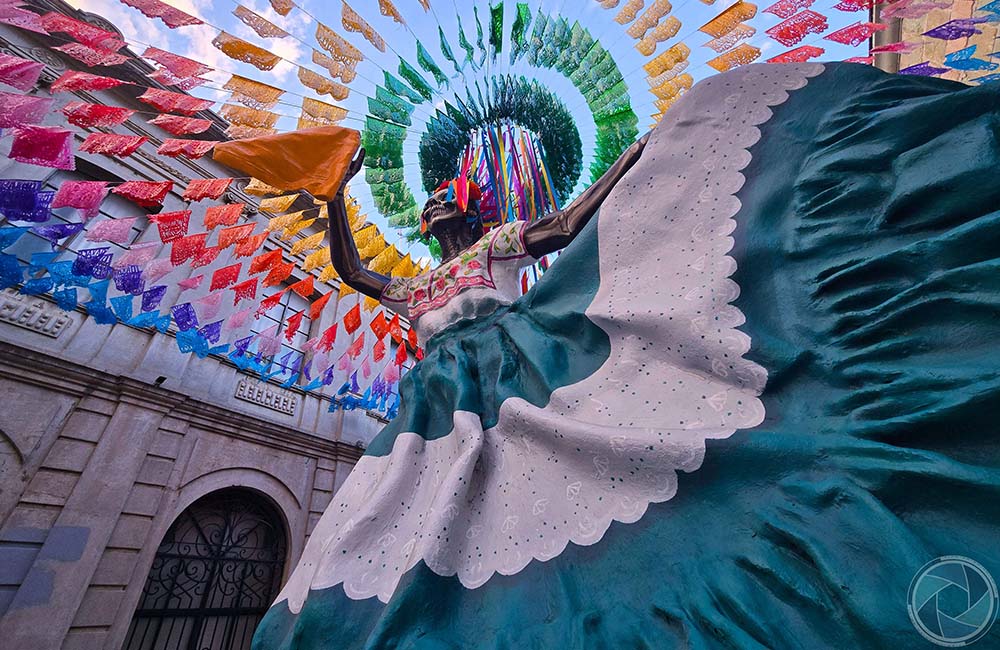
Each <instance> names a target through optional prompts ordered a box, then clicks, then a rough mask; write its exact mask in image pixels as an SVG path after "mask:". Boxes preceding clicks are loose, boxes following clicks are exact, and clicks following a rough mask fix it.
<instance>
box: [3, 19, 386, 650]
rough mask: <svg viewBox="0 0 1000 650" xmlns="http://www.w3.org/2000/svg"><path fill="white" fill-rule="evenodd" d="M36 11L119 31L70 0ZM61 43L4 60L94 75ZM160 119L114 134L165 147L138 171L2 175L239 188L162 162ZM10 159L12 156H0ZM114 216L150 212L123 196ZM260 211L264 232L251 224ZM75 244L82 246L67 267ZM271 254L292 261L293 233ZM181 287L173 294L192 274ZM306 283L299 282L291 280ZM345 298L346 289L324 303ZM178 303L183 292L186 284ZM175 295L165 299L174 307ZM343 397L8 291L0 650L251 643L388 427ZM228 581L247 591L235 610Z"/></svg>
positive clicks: (27, 41) (308, 332)
mask: <svg viewBox="0 0 1000 650" xmlns="http://www.w3.org/2000/svg"><path fill="white" fill-rule="evenodd" d="M32 6H34V7H38V8H40V9H41V10H42V11H45V10H54V11H59V12H62V13H66V14H69V15H71V16H74V17H76V18H79V19H82V20H87V21H88V22H92V23H94V24H97V25H99V26H101V27H104V28H111V29H113V26H112V25H110V24H108V23H107V21H105V20H104V19H102V18H100V17H98V16H93V15H90V14H85V13H81V12H78V11H75V10H73V9H72V8H70V7H69V6H68V5H66V4H64V3H62V2H49V1H43V0H37V1H35V2H32ZM47 45H51V43H48V42H46V40H45V37H42V36H39V35H37V34H31V33H29V32H23V31H19V30H16V29H13V28H9V27H7V26H5V25H0V50H2V51H3V52H6V53H9V54H15V55H17V56H20V57H23V58H33V59H36V60H39V61H42V62H44V63H46V64H47V68H46V70H45V72H44V73H43V78H42V82H43V84H42V85H43V87H44V86H45V85H46V84H48V83H51V82H52V80H53V79H55V78H56V77H58V75H59V74H60V73H61V72H62V71H63V70H64V69H66V68H67V67H75V66H77V65H78V64H76V63H75V62H74V61H72V60H71V59H68V58H65V57H63V56H61V55H59V54H58V53H54V52H52V51H51V50H50V49H49V48H48V47H47ZM151 69H152V68H150V67H149V66H148V65H147V64H145V63H144V62H142V61H141V60H139V59H136V60H134V61H132V62H130V63H128V64H125V65H123V66H118V67H116V68H115V70H114V76H116V77H118V78H121V79H127V80H134V81H135V82H136V83H140V84H141V85H142V86H146V87H149V86H156V84H155V83H154V82H151V81H150V80H149V79H148V78H147V77H146V76H145V75H146V73H148V72H149V71H150V70H151ZM99 73H100V72H99ZM161 87H162V86H161ZM168 89H170V90H175V89H173V88H168ZM39 92H46V91H45V90H44V89H42V90H40V91H39ZM140 92H142V88H137V87H132V86H122V87H119V88H116V89H113V90H109V91H102V92H100V93H85V92H81V93H63V94H59V95H54V97H55V98H56V101H57V103H60V102H66V101H70V100H82V101H88V102H94V103H103V104H113V105H118V106H126V107H132V108H137V109H142V110H149V109H148V107H147V106H145V105H143V104H139V103H137V102H136V99H135V97H136V95H138V94H139V93H140ZM149 117H150V116H144V118H145V119H143V118H142V117H139V116H137V117H136V118H135V119H133V120H130V121H129V122H127V123H125V124H124V125H122V126H121V127H116V129H115V131H116V132H120V133H128V134H139V135H146V136H147V137H149V138H150V143H149V144H147V145H145V146H144V147H143V148H142V149H140V150H139V151H138V152H137V153H136V154H134V155H132V156H130V157H128V158H124V159H118V158H106V157H103V156H91V155H89V154H78V157H77V170H76V171H75V172H57V171H53V170H48V169H45V168H41V167H31V166H26V165H21V164H19V163H16V162H14V161H11V160H9V159H7V158H6V156H5V155H0V178H4V179H12V178H23V179H34V180H43V181H45V182H46V184H47V185H48V186H51V187H56V186H58V183H59V182H60V181H63V180H71V179H84V180H108V181H112V182H116V181H124V180H152V181H161V180H172V181H174V183H175V184H176V185H175V187H176V189H175V190H174V192H173V193H171V195H170V196H169V197H168V198H167V200H166V201H165V204H164V207H163V209H164V210H178V209H184V208H186V207H194V206H188V204H186V203H185V202H183V201H182V200H181V198H180V193H181V191H182V190H183V187H184V186H185V185H186V183H187V182H188V181H190V180H191V179H192V178H214V177H229V176H235V175H238V174H235V173H233V172H232V171H231V170H227V169H225V168H221V167H220V166H218V165H217V164H216V163H214V162H213V161H211V160H210V159H207V158H206V159H201V160H197V161H190V160H186V159H177V160H171V159H166V158H163V157H160V156H157V155H156V154H155V148H156V146H157V145H158V144H159V143H160V142H161V141H162V139H163V138H164V137H167V135H166V134H165V132H161V131H159V130H158V129H156V128H155V127H153V126H152V125H149V124H148V123H147V122H146V120H147V119H149ZM198 117H204V118H208V119H213V120H215V121H217V122H218V124H219V126H218V127H217V128H214V127H213V132H211V133H209V134H208V135H209V136H210V137H211V136H213V135H214V136H216V137H213V138H212V139H224V136H223V135H222V128H223V127H224V126H225V124H224V123H223V122H222V121H221V120H219V118H218V117H217V116H215V115H213V114H211V113H202V114H199V115H198ZM47 123H49V122H47ZM51 123H55V122H54V121H52V122H51ZM82 137H83V136H77V141H76V144H79V142H80V141H81V140H82ZM9 146H10V143H9V139H7V140H6V141H0V154H5V153H6V150H7V148H9ZM244 185H245V184H244ZM241 187H242V185H241V184H239V183H234V185H233V186H232V188H231V189H230V191H229V194H228V195H227V196H226V197H225V200H227V201H230V202H241V203H246V204H247V205H248V206H253V205H255V204H256V199H255V197H252V196H248V195H246V194H245V193H244V192H243V191H242V190H241V189H240V188H241ZM102 213H103V214H104V215H105V216H107V217H109V218H111V217H118V216H124V215H126V214H127V215H130V216H135V215H137V214H138V215H140V216H145V215H142V209H138V208H137V207H136V206H135V205H134V204H131V203H129V202H126V201H124V200H120V199H118V198H117V197H115V196H114V195H111V196H110V197H109V199H108V200H106V201H105V203H104V204H103V205H102ZM247 216H248V218H250V219H253V220H256V221H258V222H259V223H263V222H264V221H265V220H266V219H265V217H264V216H262V215H259V214H255V213H253V211H252V210H250V211H249V213H248V215H247ZM98 218H101V217H100V215H99V217H98ZM136 223H137V227H136V232H135V239H134V241H140V240H142V241H146V240H149V239H150V238H152V237H154V236H155V227H154V226H152V225H151V224H150V223H149V222H148V221H146V220H145V219H143V218H140V219H139V220H138V221H137V222H136ZM320 225H322V222H321V224H320ZM302 234H303V235H305V234H308V232H304V233H302ZM80 237H82V235H81V236H80ZM78 243H82V241H81V242H73V241H68V242H67V243H66V248H67V252H68V251H71V250H73V248H74V246H75V244H78ZM42 244H44V245H45V246H46V247H47V246H48V243H47V242H41V243H37V242H36V243H34V244H32V243H31V242H27V243H24V244H22V242H18V244H17V245H16V246H15V249H8V250H7V251H6V252H8V253H10V252H12V250H13V251H14V252H16V253H18V254H19V255H20V254H23V255H29V254H30V253H31V252H32V249H31V246H36V247H40V246H41V245H42ZM21 246H26V247H27V248H25V249H24V250H21V249H17V247H21ZM265 246H266V248H274V247H283V248H284V249H285V253H286V254H288V253H289V249H290V243H289V242H283V241H278V240H277V238H272V239H269V240H268V242H267V243H266V245H265ZM39 250H40V248H39ZM286 259H289V258H288V257H286ZM216 266H221V263H220V264H217V265H216ZM214 268H215V266H211V265H210V266H209V267H207V268H202V269H198V271H199V272H206V273H211V272H212V271H213V270H214ZM178 272H179V273H181V275H179V276H172V277H173V278H174V279H175V280H176V279H180V278H182V277H183V274H184V273H190V272H191V271H190V270H187V271H184V270H179V271H178ZM316 273H317V274H318V271H317V272H316ZM303 277H305V276H304V274H303V272H302V271H301V269H296V271H295V272H294V274H293V276H292V277H290V278H288V280H287V283H292V282H295V281H297V280H300V279H302V278H303ZM337 288H338V281H336V280H334V281H333V283H332V284H330V285H327V286H324V287H323V291H324V292H325V291H328V290H330V289H333V290H336V289H337ZM170 291H171V292H179V289H178V288H177V287H176V282H172V283H171V289H170ZM286 293H291V292H286ZM318 295H319V294H317V297H318ZM176 297H177V296H176V293H175V294H168V296H167V298H166V301H165V303H164V304H170V302H169V301H171V300H173V299H175V298H176ZM344 299H345V300H354V301H356V300H357V297H356V296H348V297H346V298H344ZM335 302H336V301H335V300H333V301H331V303H330V304H329V305H328V306H327V308H326V310H325V312H324V315H323V316H321V317H320V318H319V319H317V322H311V323H310V322H305V323H304V324H303V330H304V333H303V336H305V337H309V336H316V335H318V333H319V332H321V331H323V330H324V329H325V328H326V327H328V326H329V325H330V324H332V322H334V320H333V319H334V318H335V317H336V316H335V314H336V312H337V307H336V305H335ZM351 304H352V305H353V304H354V303H351ZM286 307H289V306H287V305H286ZM290 308H296V309H297V308H298V307H296V306H295V305H291V306H290ZM393 353H394V350H391V351H390V355H392V354H393ZM390 358H391V356H390ZM336 388H337V386H336V385H335V386H333V387H332V389H333V390H335V389H336ZM331 392H332V391H331V389H330V388H328V389H324V390H322V391H309V392H306V391H304V390H302V389H300V388H297V387H293V388H282V387H281V386H279V385H278V384H277V383H273V382H270V383H262V382H260V381H259V380H258V379H257V378H256V377H254V376H252V375H249V374H246V373H244V372H241V371H240V370H239V369H238V368H237V367H236V366H235V365H234V364H233V363H232V362H231V361H229V360H228V359H227V358H225V357H219V356H209V357H206V358H198V357H197V356H196V355H193V354H181V353H180V352H179V351H178V349H177V344H176V342H175V340H174V338H173V336H172V335H171V334H170V333H168V334H160V333H158V332H156V331H150V330H147V329H142V328H136V327H130V326H128V325H125V324H122V323H118V324H116V325H113V326H107V325H99V324H97V323H96V322H94V320H93V319H92V318H91V317H89V316H88V315H87V313H86V311H84V310H82V309H78V310H77V311H73V312H64V311H62V310H60V309H59V308H58V307H57V306H56V305H55V304H53V303H52V302H51V301H50V300H49V299H48V298H47V297H45V296H25V295H21V294H19V293H18V292H17V291H15V290H13V289H7V290H4V291H3V292H2V293H0V395H2V400H3V401H2V406H0V647H3V648H7V649H10V650H29V649H30V650H49V649H52V650H56V649H60V648H61V649H64V650H81V649H87V650H104V649H115V650H117V649H118V648H129V649H131V648H154V647H155V648H158V649H159V648H162V649H164V650H168V649H170V648H188V647H191V648H195V647H197V648H199V649H200V648H213V649H214V648H219V649H223V648H233V649H240V648H245V647H248V643H249V638H250V634H251V633H252V629H253V625H254V624H255V623H256V621H257V620H258V619H259V615H260V611H261V608H262V607H266V604H267V601H269V599H271V598H273V596H274V595H275V593H276V589H277V588H278V587H279V586H280V583H281V582H283V580H284V579H285V578H286V577H287V575H288V573H289V572H290V571H291V569H292V568H293V567H294V566H295V563H296V561H297V559H298V557H299V555H300V554H301V552H302V549H303V546H304V544H305V543H306V540H307V539H308V537H309V534H310V531H312V529H313V527H314V526H315V524H316V522H317V520H318V519H319V517H320V515H321V513H322V512H323V510H324V509H325V507H326V506H327V504H328V503H329V502H330V500H331V498H332V496H333V494H334V492H335V491H336V489H337V488H338V487H339V486H340V485H341V484H342V483H343V481H344V479H345V478H346V476H347V474H348V472H349V471H350V469H351V467H352V465H353V464H354V463H355V462H356V461H357V459H358V458H359V457H360V454H361V453H362V451H363V448H364V446H365V444H366V443H367V442H368V441H370V440H371V438H372V437H374V435H375V434H376V433H377V432H378V430H379V429H380V428H381V427H382V426H383V425H384V420H382V419H381V418H380V417H379V415H378V414H377V413H372V412H367V411H364V410H355V411H347V412H345V411H343V410H340V411H336V412H333V413H330V412H328V407H329V405H330V400H331V398H332V395H331ZM223 580H228V581H229V582H227V583H226V585H222V581H223ZM227 585H236V586H233V587H232V589H234V590H236V592H235V593H237V595H236V596H233V595H232V594H228V595H227V589H228V586H227ZM170 590H174V591H173V592H171V591H170ZM160 592H164V593H167V594H168V595H167V596H165V597H164V598H159V596H158V593H160ZM171 594H172V595H171ZM158 598H159V600H157V599H158ZM143 617H145V618H143ZM168 628H169V630H170V633H169V635H168V634H167V632H166V630H168ZM209 632H211V638H210V637H209Z"/></svg>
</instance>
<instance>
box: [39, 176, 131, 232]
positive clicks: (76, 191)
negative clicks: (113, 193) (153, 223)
mask: <svg viewBox="0 0 1000 650" xmlns="http://www.w3.org/2000/svg"><path fill="white" fill-rule="evenodd" d="M107 195H108V184H107V182H105V181H63V184H62V185H60V186H59V191H58V192H56V195H55V198H53V199H52V207H53V208H76V209H78V210H80V212H81V213H82V215H83V217H84V218H86V219H90V218H91V217H93V216H94V215H96V214H97V213H98V212H100V211H101V201H103V200H104V197H105V196H107ZM132 221H135V219H133V220H132ZM129 227H131V226H129Z"/></svg>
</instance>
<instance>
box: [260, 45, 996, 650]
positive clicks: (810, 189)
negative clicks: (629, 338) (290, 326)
mask: <svg viewBox="0 0 1000 650" xmlns="http://www.w3.org/2000/svg"><path fill="white" fill-rule="evenodd" d="M717 79H721V80H725V79H726V75H723V76H721V77H718V78H717ZM682 101H684V100H682ZM773 113H774V114H773V116H772V117H771V118H770V119H769V120H767V121H766V122H765V123H764V124H762V125H761V127H760V130H761V138H760V140H759V141H758V142H757V143H756V144H754V145H752V147H750V149H749V151H750V154H751V155H752V158H751V159H750V162H749V165H748V166H747V167H746V168H745V169H744V170H743V174H744V176H745V177H746V182H745V184H744V185H743V186H742V188H740V189H739V191H738V193H737V194H736V196H737V198H738V199H739V201H740V204H741V207H740V209H739V211H738V213H737V214H736V216H735V221H736V230H735V231H734V232H733V234H732V237H733V238H734V239H735V247H734V248H733V250H732V251H731V252H730V255H731V256H732V257H733V259H735V260H736V263H737V270H736V272H735V274H734V275H733V276H732V280H734V281H735V282H736V284H738V285H739V296H738V298H736V300H735V302H734V305H735V306H736V307H738V308H739V309H740V310H741V311H742V313H743V315H744V316H745V318H746V322H745V324H743V325H741V326H740V328H739V329H740V330H741V331H742V332H744V333H745V334H746V335H748V336H749V337H750V341H751V344H750V350H749V352H748V353H747V357H748V358H749V359H751V360H752V361H754V362H756V363H757V364H759V365H760V366H762V367H763V368H764V369H766V371H767V383H766V388H765V389H764V391H763V393H761V395H760V400H761V402H762V403H763V405H764V410H765V415H764V420H763V422H762V423H761V424H760V425H758V426H756V427H755V428H751V429H746V430H740V431H737V432H736V433H735V434H734V435H731V436H729V437H726V438H725V439H717V440H715V439H710V440H708V441H707V443H706V447H707V449H706V453H705V457H704V461H703V463H702V464H701V466H700V467H699V468H698V469H697V470H696V471H691V472H681V473H679V475H678V479H677V481H678V485H677V491H676V495H675V496H673V498H670V499H669V500H666V501H664V502H661V503H652V504H650V505H649V507H648V509H647V510H646V512H645V514H644V515H643V516H642V517H641V518H640V519H639V520H638V521H636V522H635V523H628V524H625V523H621V522H615V523H612V524H611V526H610V528H609V529H608V530H607V532H606V534H604V536H603V538H602V539H600V541H598V542H597V543H594V544H592V545H588V546H580V545H576V544H569V545H568V546H567V547H566V548H565V550H564V551H563V552H561V553H560V554H558V555H557V556H556V557H553V558H552V559H549V560H547V561H544V562H542V561H533V562H531V563H529V564H528V565H527V566H526V567H525V568H524V569H523V570H521V571H519V572H517V573H515V574H513V575H499V574H498V575H494V576H493V577H492V578H490V579H489V580H488V581H487V582H485V584H483V585H481V586H478V587H476V588H468V587H467V586H464V585H463V584H462V583H461V581H460V580H459V579H458V577H456V576H454V575H451V576H443V575H438V574H437V573H435V572H434V571H432V570H431V569H430V568H429V567H428V566H427V564H426V563H424V562H418V563H417V564H416V566H415V567H414V568H412V569H410V570H408V571H407V572H406V573H405V574H404V575H403V576H402V579H401V581H400V582H399V584H398V586H397V587H396V589H395V591H394V592H393V593H392V595H391V597H390V598H389V599H388V601H387V602H382V601H381V600H379V599H377V598H374V597H373V598H368V599H361V600H355V599H352V598H349V597H348V596H347V595H346V594H345V591H344V588H343V587H342V586H341V585H333V586H329V587H325V588H317V589H313V590H311V591H310V592H309V594H308V598H307V599H306V600H305V602H304V604H303V605H302V607H301V609H300V610H299V611H297V612H294V613H293V612H292V611H291V609H290V608H289V607H288V605H287V603H285V602H282V601H279V602H278V603H276V604H275V606H274V607H273V608H272V609H271V611H270V612H269V613H268V615H267V616H266V617H265V619H264V621H263V622H262V624H261V625H260V627H259V629H258V631H257V635H256V637H255V646H254V647H255V648H257V649H259V650H265V649H266V650H271V649H275V650H276V649H279V648H280V649H283V650H291V649H299V650H305V649H319V648H323V649H334V648H336V649H341V648H342V649H349V648H351V649H353V648H358V649H360V648H373V649H374V648H419V649H427V650H429V649H435V650H437V649H444V648H449V649H450V648H482V649H496V650H512V649H518V650H520V649H524V648H546V649H554V648H559V649H564V648H565V649H569V648H581V649H582V648H687V647H690V648H875V647H930V645H929V643H928V641H926V640H925V637H923V636H921V634H920V633H919V632H918V630H917V628H916V627H915V625H914V623H913V621H911V617H910V613H909V612H908V603H909V599H910V594H909V591H908V590H909V588H910V585H911V582H912V581H913V579H914V577H915V575H916V574H917V573H918V572H919V571H920V569H921V567H923V566H924V565H925V564H926V563H928V562H929V561H931V560H934V559H935V558H937V557H939V556H949V555H959V556H964V557H968V558H970V559H972V560H975V561H976V562H978V563H979V564H980V565H981V566H982V567H983V568H984V569H985V570H986V571H987V572H988V573H990V574H992V576H994V578H1000V555H998V551H1000V424H998V420H1000V175H998V172H1000V88H997V87H990V86H988V85H985V86H980V87H966V86H963V85H960V84H957V83H952V82H948V81H942V80H938V79H923V78H913V77H901V76H891V75H887V74H883V73H881V72H879V71H877V70H874V69H872V68H869V67H865V66H859V65H852V64H829V65H826V66H825V68H824V70H823V71H822V73H821V74H818V75H817V76H814V77H812V78H811V79H810V80H809V83H808V84H807V85H806V86H805V87H804V88H802V89H799V90H793V91H792V92H791V93H790V97H789V99H788V101H787V102H785V103H783V104H781V105H779V106H776V107H774V109H773ZM667 119H670V118H669V115H668V118H667ZM719 128H720V129H723V130H724V129H725V125H720V127H719ZM656 182H659V183H667V182H672V181H671V180H670V179H666V178H661V179H656ZM681 182H683V181H681ZM700 190H701V188H699V187H692V188H691V192H695V193H697V192H698V191H700ZM641 191H642V192H653V193H655V192H657V188H656V187H655V186H654V187H643V188H642V189H641ZM626 218H627V215H622V214H611V213H610V212H608V211H607V210H605V211H603V212H602V214H601V215H600V217H599V219H601V220H604V219H626ZM599 239H600V237H599V228H598V227H597V223H596V220H595V223H592V224H591V225H590V226H588V228H587V229H586V230H585V232H584V233H583V234H582V235H580V237H579V238H578V239H577V241H575V242H574V243H573V244H572V245H571V246H570V247H569V248H568V249H567V250H566V251H565V253H564V254H563V255H562V256H561V257H560V259H559V260H558V261H557V262H556V264H554V265H553V267H552V269H551V270H550V271H549V272H548V273H546V274H545V276H544V277H543V278H542V280H541V281H540V282H539V283H538V284H537V285H536V286H535V287H534V288H533V289H532V290H531V291H530V292H529V293H528V294H527V295H525V296H524V297H523V298H522V299H521V300H519V301H518V302H517V303H515V304H514V305H512V306H510V307H509V308H505V309H502V310H500V311H498V312H496V313H495V314H494V315H493V316H491V317H490V318H488V319H484V320H482V321H478V322H475V323H460V324H458V325H456V326H453V327H451V328H449V329H448V330H446V331H443V332H441V333H440V334H439V335H438V336H436V337H435V338H433V339H432V340H431V341H429V342H428V344H427V346H426V347H427V356H426V358H425V359H424V361H422V362H421V363H420V364H418V365H417V366H416V367H415V368H414V370H413V371H412V372H410V373H409V374H408V375H407V376H406V377H405V378H404V380H403V381H402V382H401V393H402V408H401V409H400V413H399V417H398V418H397V419H396V420H394V421H393V422H392V423H391V424H390V425H389V426H387V427H386V429H385V430H384V431H383V432H382V433H381V434H380V435H379V437H378V438H377V439H376V440H375V441H374V442H373V443H372V445H371V446H370V447H369V449H368V451H367V453H368V454H369V455H372V456H377V457H385V456H388V455H390V454H392V453H393V448H394V444H395V443H396V440H397V437H398V436H399V435H400V434H401V433H402V432H415V433H417V434H419V435H420V436H423V437H424V438H425V439H427V440H434V439H441V438H444V437H446V436H448V435H449V432H450V431H451V430H452V427H453V421H452V420H453V418H452V414H453V413H454V412H455V411H470V412H472V413H475V414H478V416H479V417H480V419H481V421H482V424H483V427H484V428H488V427H490V426H493V424H495V423H496V421H497V419H498V411H499V409H500V406H501V404H503V403H504V401H505V400H507V399H510V398H512V397H516V398H521V399H524V400H525V401H527V402H530V403H531V404H535V405H538V406H544V405H545V404H546V402H547V401H548V399H549V396H550V395H551V394H552V392H553V391H555V390H557V389H559V388H560V387H564V386H570V385H572V384H574V383H575V382H578V381H580V380H582V379H584V378H586V377H587V376H589V375H591V374H592V373H594V372H595V371H596V370H597V369H598V368H599V367H600V366H601V365H602V364H603V363H604V362H605V361H606V360H607V358H608V355H609V350H610V348H611V344H610V340H611V339H610V337H609V335H608V334H607V333H606V332H605V330H603V329H602V328H601V327H600V324H599V323H595V322H593V321H592V320H591V319H589V318H588V317H587V315H586V314H585V311H586V310H587V308H588V306H589V305H591V303H592V302H593V301H594V299H595V295H597V292H598V290H599V286H600V284H601V282H602V277H601V273H600V270H599V265H598V260H599V258H600V256H601V255H602V254H603V251H604V250H606V247H607V246H608V245H609V244H610V242H601V241H600V240H599ZM621 245H623V246H629V245H630V242H627V241H626V242H621ZM645 263H648V264H650V265H654V264H656V263H657V261H656V260H655V259H648V260H646V261H645ZM667 317H668V316H664V318H667ZM650 344H651V345H655V346H669V345H670V341H651V342H650ZM636 374H637V375H641V374H642V373H641V372H637V373H636ZM637 381H649V382H655V381H656V378H655V377H649V378H645V377H642V376H640V377H639V378H638V379H637ZM664 392H665V397H664V399H669V394H668V393H667V391H666V389H664ZM372 543H373V544H374V543H375V540H373V542H372ZM952 605H954V604H952ZM952 605H948V603H944V602H942V603H941V605H940V607H941V608H942V609H944V608H946V607H949V606H952ZM954 606H955V607H958V606H957V605H954ZM959 609H961V607H959ZM995 611H996V608H995V607H994V609H993V614H994V615H995ZM944 613H945V614H948V612H944ZM980 618H982V617H980ZM982 623H983V621H982V620H978V621H972V620H967V621H966V624H967V625H968V626H970V629H971V628H972V627H976V626H980V627H981V624H982ZM939 631H940V630H939ZM942 634H944V635H945V636H947V635H948V634H957V633H954V632H953V631H952V632H949V631H948V630H944V631H943V632H942ZM953 638H955V637H953ZM980 647H983V648H986V647H1000V631H997V630H993V632H991V633H989V634H988V635H987V636H985V637H984V638H983V639H982V641H981V642H980Z"/></svg>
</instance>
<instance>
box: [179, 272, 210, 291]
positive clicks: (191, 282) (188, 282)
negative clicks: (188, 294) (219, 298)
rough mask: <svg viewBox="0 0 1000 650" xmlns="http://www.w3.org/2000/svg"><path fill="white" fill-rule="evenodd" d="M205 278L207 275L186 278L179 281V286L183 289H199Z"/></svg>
mask: <svg viewBox="0 0 1000 650" xmlns="http://www.w3.org/2000/svg"><path fill="white" fill-rule="evenodd" d="M204 279H205V275H204V274H202V275H196V276H194V277H193V278H185V279H183V280H181V281H180V282H178V283H177V286H178V287H180V288H181V291H187V290H188V289H197V288H198V287H200V286H201V283H202V281H203V280H204Z"/></svg>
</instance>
